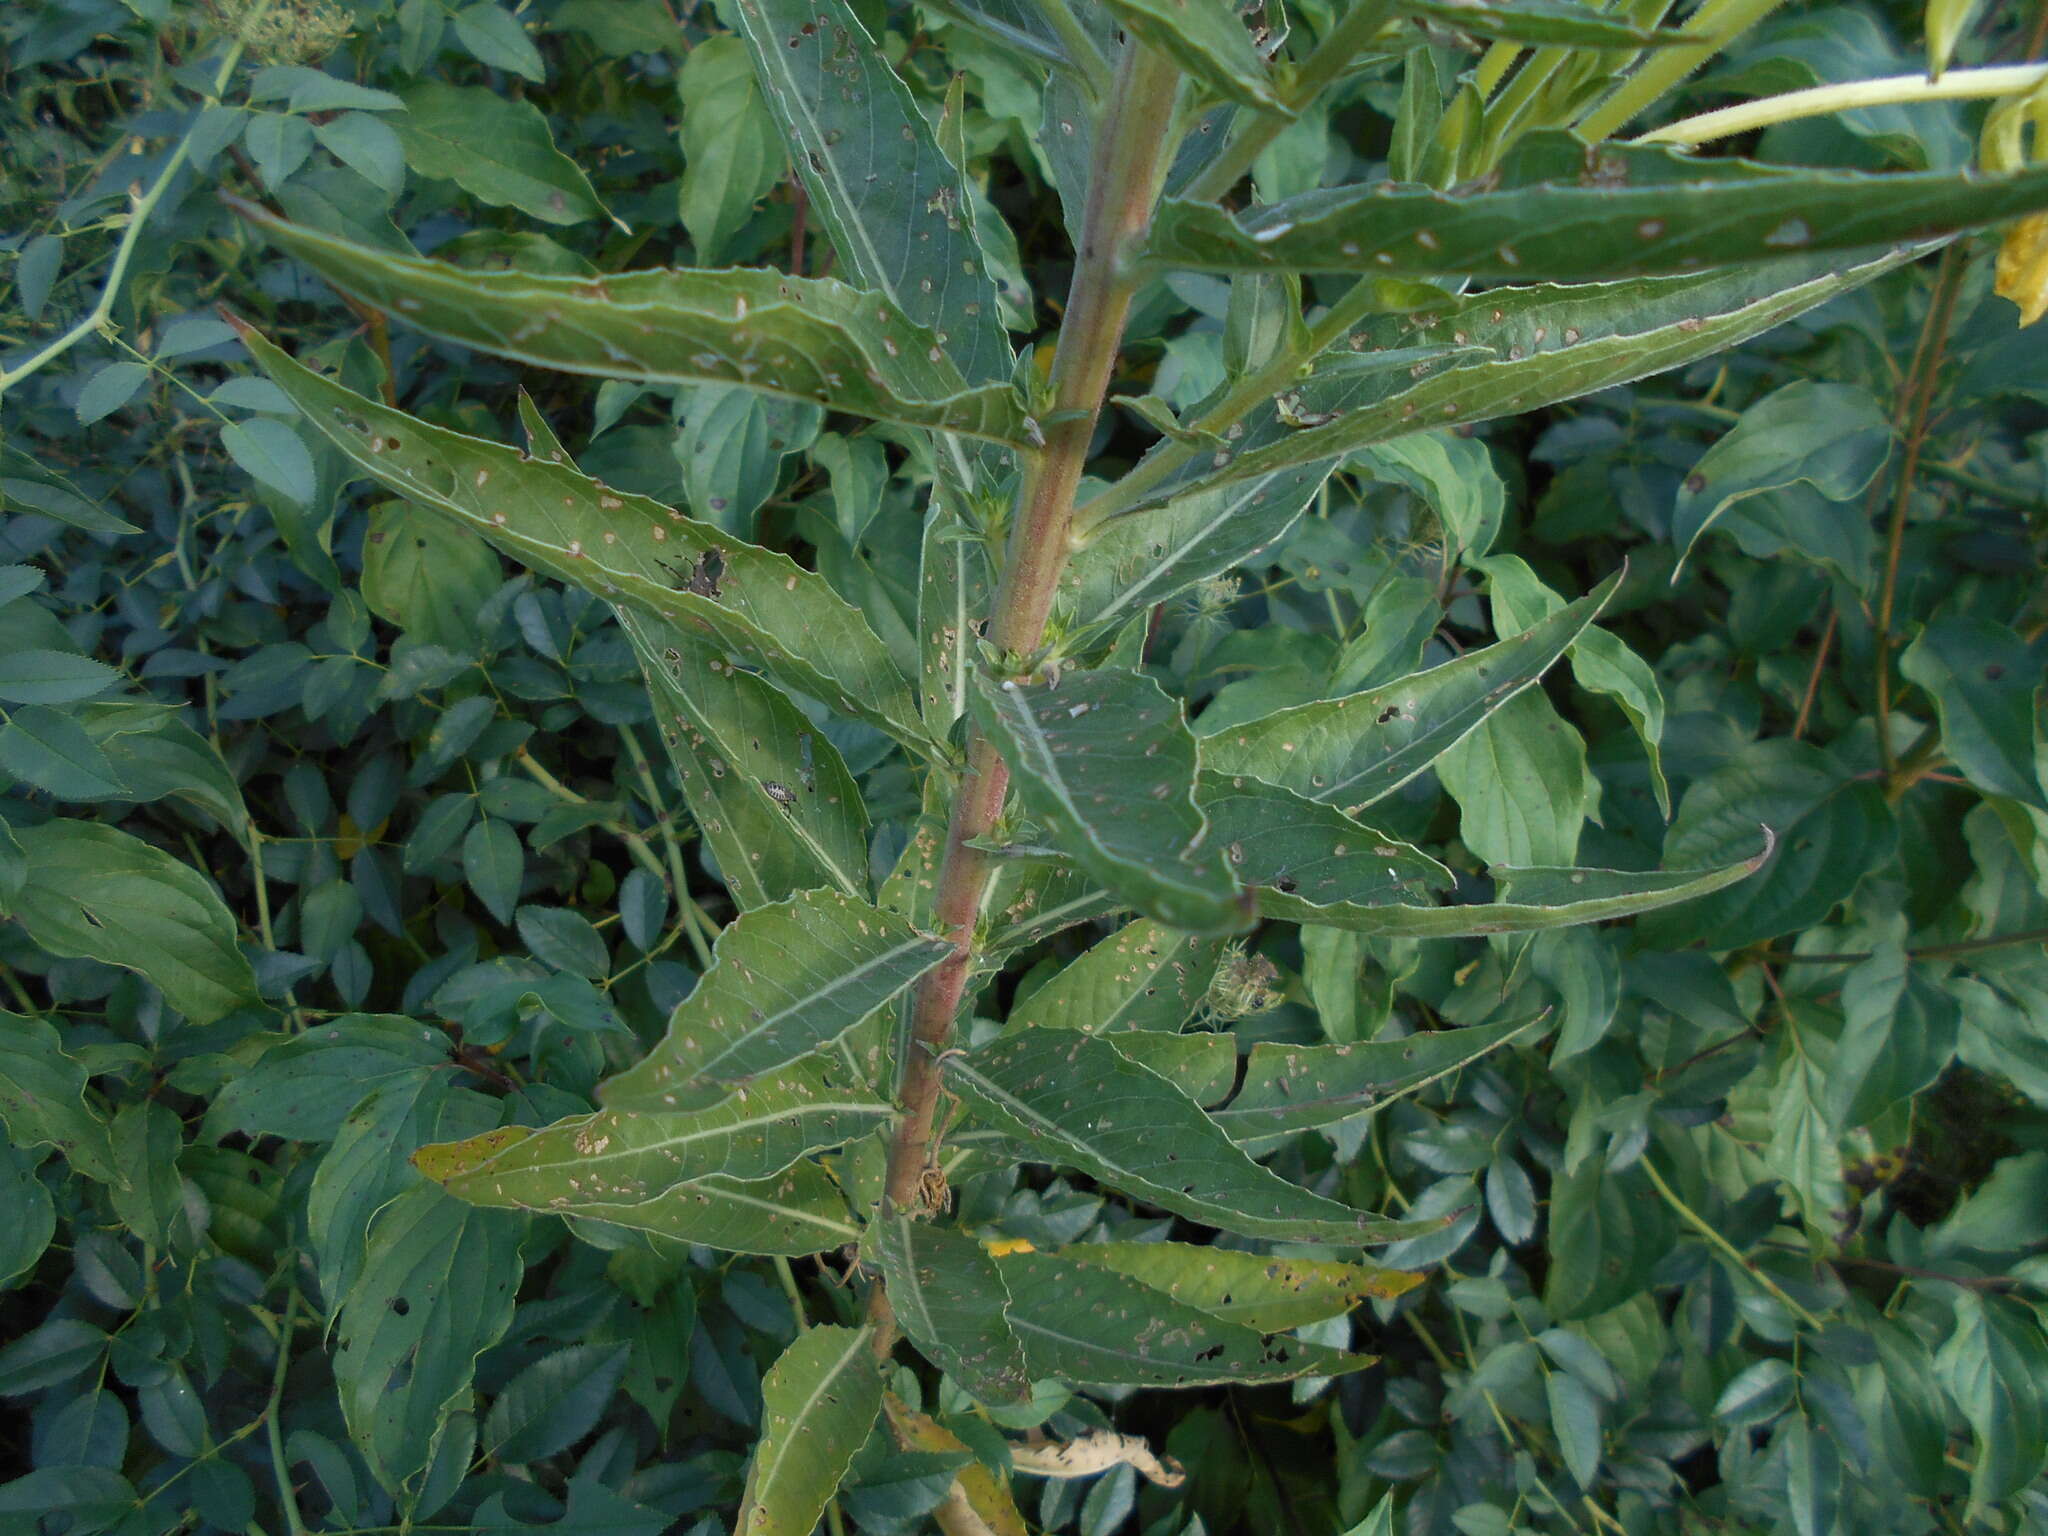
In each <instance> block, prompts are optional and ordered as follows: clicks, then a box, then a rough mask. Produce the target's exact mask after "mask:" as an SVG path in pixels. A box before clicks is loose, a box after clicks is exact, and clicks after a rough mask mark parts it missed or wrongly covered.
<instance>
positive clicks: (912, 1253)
mask: <svg viewBox="0 0 2048 1536" xmlns="http://www.w3.org/2000/svg"><path fill="white" fill-rule="evenodd" d="M866 1245H867V1246H868V1248H870V1249H871V1250H872V1251H873V1253H874V1255H875V1257H876V1258H877V1259H878V1260H879V1261H880V1263H881V1268H882V1280H883V1283H884V1284H885V1285H887V1286H888V1288H889V1306H890V1308H891V1310H892V1311H893V1312H894V1313H895V1316H896V1322H897V1324H898V1326H899V1327H901V1328H902V1329H903V1331H904V1333H905V1334H907V1335H908V1336H909V1338H910V1341H911V1343H913V1344H915V1345H916V1346H917V1347H918V1348H919V1349H920V1350H921V1351H923V1353H924V1356H925V1358H926V1359H928V1360H930V1361H931V1362H932V1363H933V1364H934V1365H936V1366H938V1367H939V1369H940V1370H942V1371H944V1372H945V1373H946V1374H947V1375H948V1376H950V1377H952V1378H953V1380H954V1381H956V1382H958V1383H959V1384H960V1385H961V1386H962V1387H964V1388H966V1390H967V1391H969V1392H971V1393H972V1394H973V1395H974V1396H975V1397H977V1398H979V1399H980V1400H981V1401H982V1402H985V1403H1021V1402H1025V1401H1028V1400H1029V1399H1030V1396H1031V1376H1030V1373H1029V1371H1028V1370H1027V1369H1026V1368H1025V1362H1024V1348H1023V1346H1022V1345H1021V1344H1020V1343H1018V1341H1017V1336H1016V1334H1014V1333H1012V1332H1011V1331H1010V1323H1009V1316H1008V1313H1009V1304H1010V1292H1009V1288H1008V1287H1007V1286H1006V1285H1005V1284H1004V1283H1003V1274H1002V1270H1001V1269H1000V1268H999V1267H998V1266H997V1264H996V1261H995V1260H994V1259H992V1258H990V1257H989V1255H988V1252H987V1250H986V1249H984V1248H983V1247H982V1246H981V1244H980V1243H978V1242H976V1241H975V1240H974V1239H973V1238H971V1237H968V1236H967V1235H965V1234H964V1233H962V1232H961V1231H960V1230H959V1229H958V1228H955V1227H940V1226H934V1225H933V1224H932V1223H931V1222H929V1221H925V1220H922V1219H919V1218H913V1217H910V1216H905V1215H899V1214H896V1213H894V1212H885V1213H883V1214H882V1215H880V1216H878V1217H877V1218H876V1219H875V1220H874V1221H873V1222H871V1223H869V1225H868V1228H867V1235H866Z"/></svg>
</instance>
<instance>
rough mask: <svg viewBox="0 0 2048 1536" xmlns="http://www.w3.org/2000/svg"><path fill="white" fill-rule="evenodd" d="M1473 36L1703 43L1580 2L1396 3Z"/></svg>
mask: <svg viewBox="0 0 2048 1536" xmlns="http://www.w3.org/2000/svg"><path fill="white" fill-rule="evenodd" d="M1395 8H1396V9H1397V10H1398V11H1400V12H1401V14H1403V15H1406V16H1418V17H1421V18H1423V19H1424V20H1427V21H1433V22H1436V23H1438V24H1439V25H1441V26H1446V27H1450V28H1452V29H1453V30H1455V31H1458V32H1463V33H1466V34H1468V35H1469V36H1472V37H1484V38H1491V39H1494V40H1496V41H1499V42H1505V43H1526V44H1529V45H1531V46H1535V47H1543V46H1548V45H1556V46H1560V47H1565V48H1649V47H1659V46H1666V47H1668V46H1670V45H1672V44H1676V43H1693V44H1697V43H1698V42H1699V37H1698V34H1696V33H1690V32H1683V31H1680V30H1679V29H1678V28H1676V27H1639V26H1637V25H1635V23H1633V22H1631V21H1630V20H1629V19H1628V18H1627V17H1626V16H1623V15H1617V14H1615V13H1613V12H1608V11H1597V10H1595V9H1593V7H1592V6H1590V5H1583V4H1580V3H1579V0H1399V3H1398V4H1397V5H1396V7H1395Z"/></svg>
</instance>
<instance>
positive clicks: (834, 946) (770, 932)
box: [603, 891, 952, 1110]
mask: <svg viewBox="0 0 2048 1536" xmlns="http://www.w3.org/2000/svg"><path fill="white" fill-rule="evenodd" d="M951 953H952V946H951V945H950V944H948V943H947V942H946V941H945V940H943V939H932V938H927V937H925V936H924V935H923V934H920V933H918V932H917V931H916V930H915V929H913V928H911V927H910V926H909V925H908V924H906V923H904V922H903V921H902V920H901V919H900V918H896V917H893V916H891V915H890V914H888V913H886V912H883V911H881V910H880V909H879V908H876V907H871V906H869V905H868V904H867V903H865V902H862V901H857V900H854V899H853V898H851V897H848V896H842V895H839V894H838V893H836V892H832V891H806V892H804V893H803V894H801V895H798V896H793V897H791V898H790V899H789V900H787V901H783V902H778V903H776V904H775V905H774V906H770V907H758V908H756V909H754V910H753V911H751V912H747V913H743V914H742V915H741V916H740V917H739V918H738V920H737V921H735V922H734V923H733V924H732V925H731V926H730V927H728V928H727V929H726V930H725V932H724V933H722V934H720V935H719V938H718V943H717V945H716V946H715V947H714V949H713V951H712V963H711V969H710V970H708V971H706V972H705V973H704V977H703V979H702V980H701V981H699V982H698V983H697V989H696V990H695V991H694V992H692V993H691V994H690V995H689V997H687V998H686V999H684V1001H683V1002H682V1003H681V1004H680V1005H679V1006H678V1007H677V1009H676V1011H675V1013H674V1015H673V1016H672V1017H671V1018H670V1019H669V1026H668V1033H667V1034H666V1035H665V1036H664V1037H663V1039H662V1041H661V1043H660V1044H658V1045H656V1046H655V1048H654V1049H653V1050H652V1051H650V1052H649V1053H648V1054H647V1057H646V1059H644V1060H643V1061H641V1062H640V1063H639V1064H638V1065H636V1066H634V1067H632V1068H630V1069H628V1070H627V1071H625V1072H622V1073H620V1074H619V1075H618V1076H616V1077H614V1078H612V1079H611V1080H610V1081H609V1082H607V1083H606V1084H605V1086H604V1093H603V1097H604V1102H605V1103H606V1104H607V1105H608V1106H610V1107H611V1108H613V1109H656V1110H658V1109H666V1108H672V1107H678V1106H677V1104H676V1096H677V1095H678V1094H685V1095H687V1094H693V1093H701V1092H702V1091H703V1089H704V1087H705V1086H706V1085H709V1084H715V1083H737V1082H744V1081H746V1080H747V1079H748V1078H751V1077H758V1076H760V1075H761V1074H762V1073H764V1072H772V1071H774V1070H775V1069H777V1068H778V1067H782V1066H786V1065H788V1064H789V1063H790V1062H792V1061H795V1060H796V1059H797V1058H798V1057H801V1056H805V1055H808V1054H809V1053H810V1052H812V1051H814V1050H816V1049H818V1048H819V1047H820V1046H825V1045H830V1044H831V1043H832V1042H833V1041H834V1040H837V1039H838V1038H839V1037H840V1036H841V1035H843V1034H845V1033H846V1032H847V1031H848V1030H850V1029H852V1028H853V1027H854V1026H855V1025H857V1024H859V1023H860V1022H861V1021H862V1020H863V1019H865V1018H867V1017H868V1016H869V1015H870V1014H872V1013H873V1012H874V1011H875V1010H876V1009H878V1008H880V1007H882V1006H883V1005H884V1004H885V1003H887V1002H889V1001H890V1000H891V999H892V998H894V997H896V996H897V995H898V994H899V993H901V992H902V991H903V990H904V989H905V988H906V987H908V986H910V984H911V983H912V982H914V981H916V980H917V978H918V977H920V976H922V975H923V974H924V973H925V972H926V971H928V970H930V969H931V968H932V967H933V966H935V965H937V964H938V963H939V962H940V961H941V960H943V959H945V958H946V956H947V955H949V954H951Z"/></svg>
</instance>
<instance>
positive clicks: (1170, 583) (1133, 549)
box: [1054, 460, 1335, 635]
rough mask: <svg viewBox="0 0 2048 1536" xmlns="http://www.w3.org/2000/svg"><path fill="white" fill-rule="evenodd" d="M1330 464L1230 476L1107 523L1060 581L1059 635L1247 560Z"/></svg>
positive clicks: (1303, 503)
mask: <svg viewBox="0 0 2048 1536" xmlns="http://www.w3.org/2000/svg"><path fill="white" fill-rule="evenodd" d="M1334 467H1335V461H1334V460H1327V461H1325V462H1323V463H1320V464H1313V465H1305V466H1297V467H1292V468H1288V469H1282V470H1278V471H1275V472H1274V473H1273V474H1270V475H1261V476H1258V477H1256V478H1253V479H1248V480H1233V481H1231V482H1230V483H1229V484H1227V485H1220V486H1217V487H1215V488H1213V489H1208V490H1199V491H1195V492H1192V493H1190V494H1189V495H1186V496H1180V497H1176V498H1174V499H1173V500H1171V501H1169V502H1167V503H1166V504H1165V505H1164V506H1163V507H1160V508H1158V509H1157V510H1156V511H1153V512H1151V513H1149V514H1147V515H1146V516H1143V517H1132V518H1119V519H1117V520H1116V521H1114V522H1111V523H1109V524H1107V525H1105V526H1104V527H1103V528H1102V529H1101V530H1100V531H1099V532H1097V533H1096V534H1095V535H1094V536H1093V537H1092V538H1091V539H1090V540H1089V542H1088V543H1087V544H1086V545H1085V546H1084V547H1083V548H1082V549H1080V550H1079V551H1077V552H1076V553H1075V555H1074V557H1073V559H1072V560H1070V561H1068V562H1067V568H1066V571H1065V573H1064V574H1063V575H1062V576H1061V578H1060V589H1059V595H1058V597H1057V598H1056V599H1055V605H1056V606H1055V610H1054V611H1055V613H1056V614H1057V616H1058V619H1059V622H1060V624H1061V627H1062V632H1063V633H1066V634H1068V635H1088V634H1096V633H1100V632H1102V631H1104V630H1107V629H1109V628H1111V627H1113V626H1114V625H1116V624H1119V623H1121V622H1123V621H1124V620H1126V619H1128V618H1130V617H1131V616H1132V615H1133V614H1139V613H1143V612H1145V611H1146V610H1147V609H1148V608H1151V607H1152V606H1153V605H1154V604H1157V603H1163V602H1165V601H1166V600H1167V599H1168V598H1170V597H1174V596H1177V595H1178V594H1180V593H1182V592H1185V591H1186V590H1187V589H1188V588H1189V587H1192V586H1194V585H1195V584H1197V583H1198V582H1203V581H1208V580H1210V579H1211V578H1212V577H1216V576H1221V575H1222V574H1224V573H1225V572H1226V571H1231V570H1235V569H1236V568H1237V567H1238V566H1241V565H1249V564H1251V563H1252V562H1253V561H1255V560H1257V559H1258V557H1259V556H1260V555H1262V554H1263V553H1265V551H1266V550H1267V549H1269V548H1271V547H1272V546H1273V545H1274V544H1277V543H1278V542H1279V541H1280V540H1281V539H1283V538H1285V537H1286V536H1287V532H1288V530H1289V529H1291V528H1292V527H1293V526H1294V525H1295V523H1296V521H1298V520H1299V519H1300V517H1301V514H1302V513H1303V512H1304V511H1305V510H1306V509H1307V507H1308V504H1309V503H1310V502H1312V501H1313V500H1315V496H1316V492H1317V491H1318V490H1320V489H1321V488H1322V484H1323V482H1324V481H1325V480H1327V479H1328V478H1329V475H1330V471H1331V469H1332V468H1334Z"/></svg>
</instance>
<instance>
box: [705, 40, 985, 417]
mask: <svg viewBox="0 0 2048 1536" xmlns="http://www.w3.org/2000/svg"><path fill="white" fill-rule="evenodd" d="M733 12H734V13H736V14H735V19H736V20H737V22H738V25H739V28H740V31H741V33H742V35H744V36H745V38H746V39H747V43H748V45H749V46H750V47H751V48H752V49H753V51H754V71H755V73H756V74H757V75H758V76H759V78H760V81H761V92H762V95H763V96H765V97H766V98H767V101H768V107H769V110H770V111H772V112H773V113H774V114H775V117H776V120H777V121H778V122H780V123H781V124H782V126H783V128H784V129H785V130H786V131H787V132H788V134H789V140H790V150H791V160H792V162H793V163H794V164H795V165H796V167H797V170H798V171H799V172H800V173H801V174H802V176H803V178H804V184H805V186H806V187H808V188H809V189H810V196H811V207H812V208H813V209H814V210H816V212H817V214H818V217H819V220H820V221H821V222H822V223H823V224H824V226H825V230H826V233H827V234H829V235H830V236H831V239H832V248H833V249H834V250H835V251H837V252H838V253H839V260H840V262H841V264H842V265H843V266H844V267H845V269H846V270H847V271H848V272H849V273H851V274H852V276H853V278H854V280H855V281H857V282H858V283H859V284H860V286H861V287H863V288H872V289H874V290H875V291H876V292H878V293H882V294H885V295H887V296H888V298H889V299H890V300H891V301H892V302H893V303H895V305H896V306H897V307H898V308H899V309H901V310H902V311H903V313H905V314H906V315H908V316H909V317H910V318H911V319H912V320H914V321H916V322H917V323H918V324H920V325H926V326H929V327H931V329H932V330H933V332H935V333H936V335H937V339H938V342H939V345H941V346H942V347H944V348H945V349H946V351H947V352H948V353H949V354H950V355H951V356H952V358H953V360H954V362H955V363H956V364H957V365H958V367H959V369H960V372H961V374H962V375H964V376H965V378H966V379H967V381H968V382H969V383H970V384H987V383H991V382H995V381H998V380H1000V381H1004V382H1007V381H1008V379H1009V377H1010V363H1011V352H1010V343H1009V339H1008V338H1007V337H1006V336H1004V334H1003V329H1002V323H1001V320H1000V318H999V316H998V311H997V307H996V286H995V283H994V281H993V280H992V279H991V278H990V277H989V273H988V266H987V263H986V261H985V260H984V258H983V256H982V253H981V245H980V243H979V241H977V239H976V238H975V233H974V210H973V205H972V200H971V199H970V198H969V197H968V195H967V188H966V186H965V184H964V183H963V182H962V181H961V178H960V173H959V171H957V170H956V169H954V167H953V165H952V163H951V162H950V161H949V160H947V159H946V157H945V155H944V154H943V153H942V152H941V151H940V149H939V145H938V140H937V138H936V137H935V136H934V135H933V133H932V129H931V125H930V123H929V122H928V121H927V119H926V118H925V115H924V114H923V113H922V112H921V111H919V110H918V107H917V103H916V101H915V100H913V99H912V97H911V94H910V90H909V88H908V87H907V86H906V85H904V83H903V81H902V80H901V79H900V78H899V77H898V76H897V74H896V72H895V70H893V69H892V68H891V67H890V65H889V61H888V60H887V59H886V58H884V57H883V56H882V52H881V50H880V49H879V48H877V47H876V46H875V40H874V38H873V37H872V36H870V35H869V33H868V30H867V28H866V27H865V26H864V25H863V24H862V22H861V20H860V18H859V17H858V16H856V15H855V14H854V11H853V9H852V7H851V6H849V5H847V4H846V3H845V0H739V3H738V4H737V5H735V6H734V7H733Z"/></svg>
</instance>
